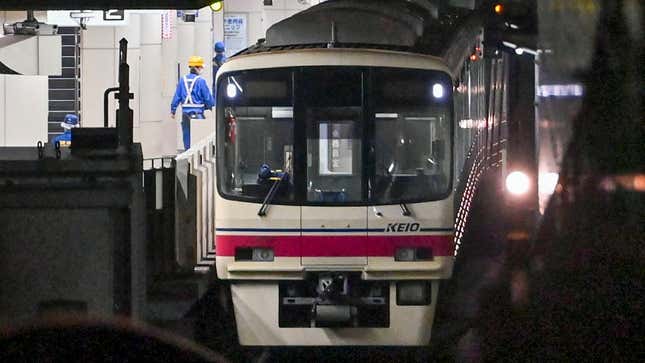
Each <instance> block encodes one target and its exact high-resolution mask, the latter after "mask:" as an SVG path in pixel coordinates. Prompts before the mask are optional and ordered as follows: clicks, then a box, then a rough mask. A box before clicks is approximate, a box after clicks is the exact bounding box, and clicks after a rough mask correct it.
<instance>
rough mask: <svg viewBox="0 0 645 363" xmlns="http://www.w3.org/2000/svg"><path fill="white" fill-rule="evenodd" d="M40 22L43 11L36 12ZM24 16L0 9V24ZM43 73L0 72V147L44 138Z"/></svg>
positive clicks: (44, 97) (47, 99) (33, 143)
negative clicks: (26, 74)
mask: <svg viewBox="0 0 645 363" xmlns="http://www.w3.org/2000/svg"><path fill="white" fill-rule="evenodd" d="M35 15H36V18H37V19H38V20H40V21H44V20H45V19H46V17H45V15H46V13H43V12H36V14H35ZM26 17H27V14H26V13H25V12H23V11H0V24H4V23H15V22H18V21H22V20H24V19H25V18H26ZM48 96H49V95H48V93H47V77H46V76H13V75H0V146H35V145H36V143H37V142H38V141H43V142H46V141H47V111H48V101H49V97H48Z"/></svg>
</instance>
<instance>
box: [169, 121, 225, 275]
mask: <svg viewBox="0 0 645 363" xmlns="http://www.w3.org/2000/svg"><path fill="white" fill-rule="evenodd" d="M175 162H176V165H177V169H176V179H177V187H176V200H177V207H178V208H177V218H176V221H177V223H176V225H177V229H176V232H175V235H176V241H177V252H178V254H177V262H178V263H179V264H180V265H181V266H183V267H187V266H191V265H192V266H193V268H194V270H195V271H200V272H207V271H209V269H210V267H211V266H213V265H214V264H215V133H212V134H210V135H209V136H207V137H206V138H204V139H202V140H201V141H200V142H198V143H196V144H195V145H193V146H192V147H191V148H190V149H188V150H186V151H184V152H183V153H181V154H179V155H177V157H176V158H175ZM191 217H192V219H193V220H194V225H193V224H191V223H190V220H191Z"/></svg>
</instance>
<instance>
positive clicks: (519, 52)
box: [515, 48, 524, 55]
mask: <svg viewBox="0 0 645 363" xmlns="http://www.w3.org/2000/svg"><path fill="white" fill-rule="evenodd" d="M515 53H516V54H517V55H522V54H524V48H515Z"/></svg>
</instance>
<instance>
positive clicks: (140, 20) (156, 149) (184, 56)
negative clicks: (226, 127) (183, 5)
mask: <svg viewBox="0 0 645 363" xmlns="http://www.w3.org/2000/svg"><path fill="white" fill-rule="evenodd" d="M206 10H208V9H202V10H201V11H200V13H201V14H206V16H201V17H199V18H198V20H197V22H195V23H184V22H181V21H179V20H176V19H175V25H176V26H175V28H174V31H173V36H172V38H171V39H163V40H162V38H161V15H160V14H132V15H131V16H130V22H129V24H128V25H127V26H120V27H88V29H87V30H86V31H83V33H82V37H81V38H82V44H81V62H82V65H81V71H82V77H81V111H82V113H83V126H84V127H92V126H100V125H102V124H103V92H104V91H105V89H106V88H109V87H115V86H117V85H118V47H119V40H120V39H121V38H123V37H125V38H126V39H127V40H128V63H129V65H130V87H131V92H133V93H134V94H135V97H134V99H133V100H132V101H131V103H130V107H131V108H132V110H133V112H134V139H135V142H141V144H142V147H143V153H144V157H146V158H153V157H160V156H168V155H174V154H175V153H176V152H177V150H178V149H180V148H182V146H181V145H182V144H181V130H180V127H179V120H180V117H178V118H177V120H172V119H171V118H170V102H171V100H172V97H173V95H174V91H175V87H176V84H177V75H178V67H177V66H178V65H179V71H180V74H185V73H186V72H187V70H188V68H187V65H186V62H187V60H188V57H190V56H191V55H201V56H202V57H204V59H205V60H206V65H205V69H204V74H203V76H204V77H205V78H206V79H207V80H210V73H211V61H210V59H211V56H210V55H211V50H210V49H211V44H212V40H211V38H212V35H211V34H212V33H211V17H210V13H211V12H210V10H208V11H206ZM209 84H210V82H209ZM115 109H116V101H114V100H113V99H112V100H111V101H110V120H111V121H110V125H114V120H115V117H114V112H115ZM209 116H211V115H210V114H209ZM213 129H214V122H213V119H212V117H211V119H210V120H209V119H207V120H204V121H203V122H200V123H197V122H195V123H194V125H193V132H192V134H193V135H192V136H193V137H192V139H193V140H194V142H196V141H198V140H199V139H201V138H202V137H204V136H206V135H208V134H209V133H210V132H212V130H213Z"/></svg>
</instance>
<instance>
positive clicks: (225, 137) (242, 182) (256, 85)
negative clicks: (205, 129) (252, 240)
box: [217, 70, 295, 202]
mask: <svg viewBox="0 0 645 363" xmlns="http://www.w3.org/2000/svg"><path fill="white" fill-rule="evenodd" d="M217 95H218V103H217V105H218V112H219V113H220V114H219V115H218V124H217V135H218V140H220V141H219V142H218V155H219V157H218V163H219V170H220V171H219V172H218V184H219V188H220V192H221V193H223V194H224V195H227V196H229V197H233V198H237V199H242V200H249V201H254V202H257V201H262V200H263V199H264V198H265V197H266V195H267V194H268V193H269V190H270V189H271V187H272V186H273V184H274V183H279V186H278V188H279V189H278V192H277V194H276V195H275V196H274V198H273V200H274V201H275V202H290V201H293V200H294V186H293V183H294V180H295V178H294V175H293V169H294V168H293V140H294V133H293V130H294V119H293V76H292V72H291V71H286V70H285V71H282V70H278V71H276V70H272V71H249V72H239V73H236V74H227V75H224V76H223V77H222V79H221V80H220V82H219V85H218V92H217Z"/></svg>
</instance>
